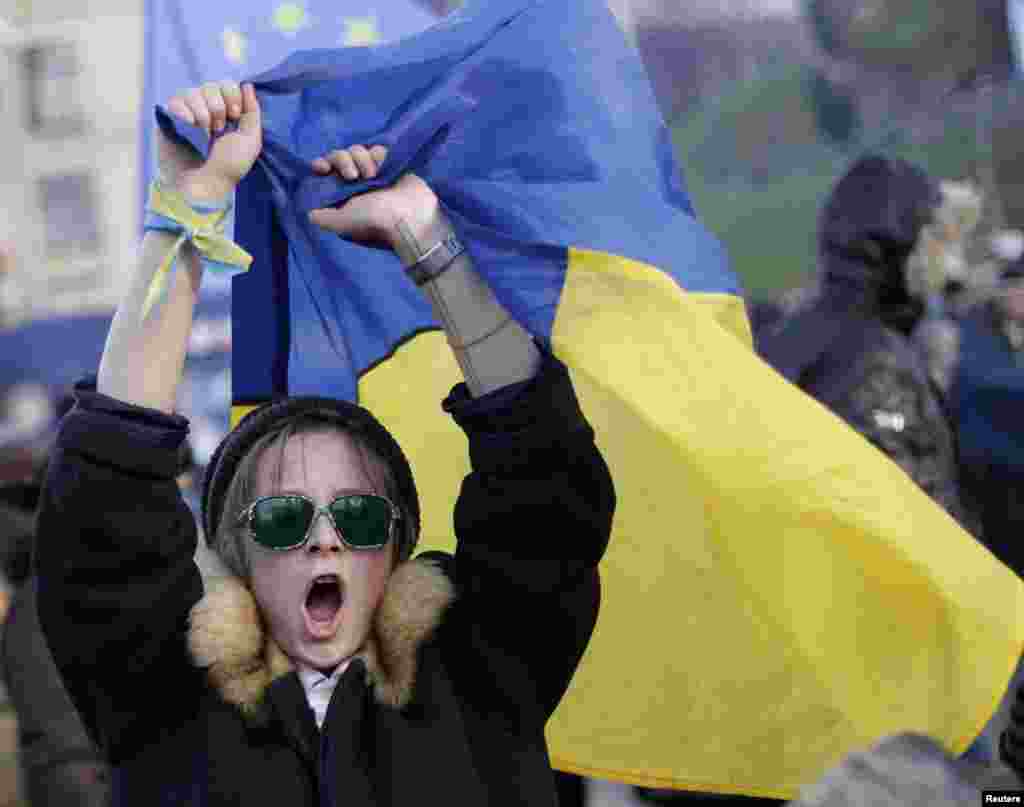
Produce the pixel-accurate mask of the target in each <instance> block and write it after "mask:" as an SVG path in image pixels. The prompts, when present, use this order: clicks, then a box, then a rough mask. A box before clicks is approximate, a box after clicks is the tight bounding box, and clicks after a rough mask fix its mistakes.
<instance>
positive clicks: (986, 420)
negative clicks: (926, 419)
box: [952, 258, 1024, 577]
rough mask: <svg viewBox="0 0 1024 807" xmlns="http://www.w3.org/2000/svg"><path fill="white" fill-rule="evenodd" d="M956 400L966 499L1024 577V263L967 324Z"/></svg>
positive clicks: (1011, 269)
mask: <svg viewBox="0 0 1024 807" xmlns="http://www.w3.org/2000/svg"><path fill="white" fill-rule="evenodd" d="M952 402H953V406H954V413H955V416H956V420H957V424H958V429H959V441H960V454H961V464H962V469H963V487H964V492H965V495H966V497H967V499H968V500H969V501H970V502H971V503H972V505H971V506H972V507H974V508H977V511H978V512H979V513H980V514H981V519H982V524H983V529H984V535H985V542H986V544H987V545H988V546H989V548H990V549H991V550H992V552H993V553H994V554H995V555H996V556H997V557H999V559H1000V560H1002V561H1003V562H1004V563H1006V564H1007V565H1008V566H1010V568H1012V569H1013V570H1014V571H1015V572H1017V574H1018V575H1021V576H1022V577H1024V536H1022V534H1021V527H1022V526H1024V502H1022V497H1021V495H1020V493H1021V490H1024V423H1022V422H1021V415H1020V413H1021V412H1022V411H1024V259H1021V258H1018V260H1017V261H1016V262H1015V263H1013V264H1011V265H1010V266H1008V267H1007V268H1006V269H1005V270H1004V271H1003V272H1002V273H1001V276H1000V281H999V284H998V287H997V289H996V291H995V292H994V293H993V294H992V296H991V299H989V300H987V301H986V302H984V303H982V304H980V305H978V306H976V308H975V309H974V310H973V311H971V312H970V313H969V315H968V316H966V317H964V318H963V320H962V321H961V323H960V331H959V362H958V365H957V367H956V369H955V371H954V382H953V396H952Z"/></svg>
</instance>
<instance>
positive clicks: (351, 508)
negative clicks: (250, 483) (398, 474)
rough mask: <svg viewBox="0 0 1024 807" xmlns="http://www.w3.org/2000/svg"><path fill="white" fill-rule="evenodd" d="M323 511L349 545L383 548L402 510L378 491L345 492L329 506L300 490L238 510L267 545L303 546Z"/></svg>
mask: <svg viewBox="0 0 1024 807" xmlns="http://www.w3.org/2000/svg"><path fill="white" fill-rule="evenodd" d="M321 514H324V515H326V516H327V517H328V518H329V519H330V520H331V523H332V524H333V525H334V529H335V531H336V532H337V533H338V537H340V538H341V541H342V543H343V544H345V546H347V547H348V548H349V549H357V550H361V549H383V548H384V547H385V546H386V545H387V543H388V541H389V540H390V539H391V538H392V535H393V533H394V530H395V525H396V524H397V523H398V522H399V521H400V520H401V518H402V513H401V511H400V510H399V509H398V507H396V506H395V505H394V504H393V503H392V502H391V500H390V499H386V498H384V497H383V496H378V495H377V494H376V493H361V492H355V493H343V494H341V495H340V496H338V497H337V498H336V499H334V501H332V502H331V503H330V504H328V505H326V506H325V507H318V506H317V504H316V502H314V501H312V500H311V499H308V498H306V497H305V496H302V495H299V494H297V493H287V494H279V495H276V496H261V497H260V498H259V499H257V500H256V501H254V502H253V503H252V504H250V505H249V506H248V507H246V508H245V509H244V510H243V511H242V512H241V513H239V514H238V523H239V525H244V526H246V527H247V528H248V529H249V533H250V534H251V535H252V537H253V539H254V540H255V541H256V542H257V543H258V544H260V546H265V547H266V548H267V549H273V550H276V551H283V550H286V549H297V548H298V547H300V546H303V545H304V544H305V543H306V542H307V541H308V540H309V536H310V535H311V534H312V532H313V524H314V523H315V522H316V520H317V518H319V517H320V515H321Z"/></svg>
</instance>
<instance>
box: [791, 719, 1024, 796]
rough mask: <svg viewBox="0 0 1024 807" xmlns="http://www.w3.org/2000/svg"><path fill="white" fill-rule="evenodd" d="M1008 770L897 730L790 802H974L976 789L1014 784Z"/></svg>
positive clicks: (1014, 786)
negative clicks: (951, 752) (956, 756)
mask: <svg viewBox="0 0 1024 807" xmlns="http://www.w3.org/2000/svg"><path fill="white" fill-rule="evenodd" d="M1020 786H1021V782H1020V780H1019V779H1017V777H1016V776H1015V775H1014V774H1013V773H1012V771H1010V770H1008V769H1006V768H1003V767H1001V766H999V767H978V766H974V765H971V764H969V763H966V762H964V761H962V760H954V759H953V758H952V757H951V756H950V755H949V754H948V753H947V752H946V751H945V750H943V748H942V747H941V746H940V745H939V744H938V743H936V742H935V741H934V740H932V739H930V738H929V737H924V736H922V735H919V734H911V733H906V734H898V735H894V736H892V737H887V738H885V739H883V740H881V741H880V742H878V743H877V744H876V745H875V746H874V747H872V748H871V749H869V750H867V751H858V752H855V753H852V754H849V755H848V756H847V757H846V758H845V759H843V761H842V762H840V763H839V764H838V765H837V766H836V767H835V768H833V769H832V770H830V771H829V772H828V773H827V774H825V776H824V777H822V779H821V780H820V781H819V782H817V783H815V784H813V785H809V786H807V787H805V788H803V789H802V791H801V794H800V798H798V799H796V800H794V801H791V802H790V805H791V806H792V807H974V805H978V804H981V803H982V798H981V797H982V790H1014V789H1017V788H1019V787H1020Z"/></svg>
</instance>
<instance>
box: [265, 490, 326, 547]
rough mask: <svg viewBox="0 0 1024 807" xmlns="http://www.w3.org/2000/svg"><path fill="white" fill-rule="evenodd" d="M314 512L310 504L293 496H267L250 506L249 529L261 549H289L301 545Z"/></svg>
mask: <svg viewBox="0 0 1024 807" xmlns="http://www.w3.org/2000/svg"><path fill="white" fill-rule="evenodd" d="M315 512H316V510H315V509H314V507H313V505H312V504H311V503H310V502H307V501H306V500H305V499H300V498H298V497H297V496H270V497H268V498H266V499H261V500H260V501H258V502H257V503H256V504H255V505H254V506H253V508H252V519H251V520H250V522H249V526H250V527H251V528H252V534H253V537H254V538H255V539H256V540H257V541H258V542H259V543H261V544H262V545H263V546H265V547H268V548H270V549H289V548H290V547H293V546H298V545H299V544H301V543H302V540H303V539H304V538H305V537H306V531H307V530H308V529H309V525H310V523H311V522H312V520H313V514H314V513H315Z"/></svg>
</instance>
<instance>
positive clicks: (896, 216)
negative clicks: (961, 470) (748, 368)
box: [757, 157, 980, 535]
mask: <svg viewBox="0 0 1024 807" xmlns="http://www.w3.org/2000/svg"><path fill="white" fill-rule="evenodd" d="M938 202H939V195H938V188H937V186H936V185H935V184H934V183H933V182H932V181H931V180H930V179H929V178H928V177H927V176H926V175H924V174H923V173H922V172H921V171H919V170H918V169H917V168H915V167H914V166H912V165H910V164H909V163H905V162H902V161H900V160H888V159H884V158H881V157H867V158H864V159H861V160H859V161H858V162H857V163H856V164H855V165H854V166H853V167H852V168H851V169H850V171H849V172H848V173H847V174H846V175H845V176H844V177H843V178H842V179H841V180H840V181H839V182H838V183H837V185H836V187H835V189H834V190H833V192H832V194H831V196H830V197H829V199H828V201H827V202H826V204H825V207H824V210H823V212H822V216H821V222H820V236H819V237H820V245H819V248H820V257H821V262H822V270H823V271H822V278H821V291H820V295H819V297H818V298H817V299H816V300H815V301H814V302H813V303H812V304H810V305H808V306H807V307H806V308H803V309H802V310H800V311H799V312H797V313H796V314H794V315H793V316H792V317H790V318H789V319H787V320H786V321H785V322H784V323H783V324H782V325H778V326H775V327H771V326H769V328H768V329H767V332H762V333H761V334H759V335H758V337H757V346H758V351H759V352H760V354H761V356H762V357H763V358H764V359H765V360H766V361H767V362H768V363H769V364H771V365H772V366H773V367H774V368H775V369H776V370H778V371H779V372H780V373H782V374H783V375H784V376H785V377H786V378H787V379H789V380H790V381H792V382H793V383H794V384H796V385H797V386H799V387H800V388H801V389H802V390H804V392H806V393H808V394H809V395H811V396H812V397H814V398H816V399H817V400H819V401H820V402H821V403H823V404H824V405H825V406H827V407H828V408H829V409H830V410H832V411H833V412H835V413H836V414H837V415H839V417H841V418H842V419H843V420H845V421H846V422H847V423H849V424H850V425H851V426H852V427H853V428H855V429H856V430H857V431H859V432H860V433H861V434H862V435H864V437H866V438H867V439H868V440H869V441H871V442H872V443H874V444H875V445H876V446H877V447H878V448H879V449H881V450H882V451H883V452H884V453H885V454H886V455H888V456H889V458H890V459H892V460H893V461H894V462H896V463H897V464H898V465H899V466H900V467H901V468H903V470H904V471H905V472H906V473H907V474H908V475H909V476H910V478H911V479H913V480H914V481H915V482H916V483H917V484H918V485H919V486H920V487H921V488H922V489H923V490H924V491H925V492H926V493H927V494H928V495H929V496H931V497H932V499H934V500H935V501H936V502H938V503H939V504H940V505H941V506H942V507H943V508H945V509H946V511H947V512H949V513H950V515H952V516H953V517H954V518H956V519H957V520H958V521H960V523H961V524H962V525H963V526H964V527H965V528H967V529H968V530H970V531H971V532H972V533H974V534H975V535H978V534H979V533H980V527H979V525H978V521H977V518H976V517H975V516H974V515H973V514H972V513H971V512H969V511H967V510H966V509H965V508H964V506H963V504H962V502H961V497H960V489H959V479H958V470H957V452H956V443H955V435H954V430H953V426H952V423H951V422H950V419H949V414H948V412H947V410H946V408H945V402H944V400H943V399H942V396H941V393H940V391H939V390H938V389H936V387H935V386H934V385H933V384H932V382H931V379H930V377H929V374H928V370H927V366H926V363H925V360H924V358H923V357H922V355H921V353H920V352H919V351H918V350H917V348H916V347H915V346H914V345H913V344H912V343H911V341H910V339H909V336H910V333H911V331H912V330H913V328H914V326H915V325H916V324H917V323H918V321H919V320H920V318H921V315H922V314H923V312H924V306H923V304H922V303H921V301H919V300H915V299H913V298H912V297H911V295H910V294H909V293H908V291H907V288H906V282H905V277H904V266H905V264H906V261H907V258H908V257H909V255H910V254H911V252H912V251H913V249H914V246H915V243H916V242H917V239H918V237H919V235H920V233H921V230H922V228H923V227H924V225H925V224H927V223H928V221H929V220H930V218H931V216H932V211H933V210H934V208H935V206H936V204H937V203H938Z"/></svg>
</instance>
